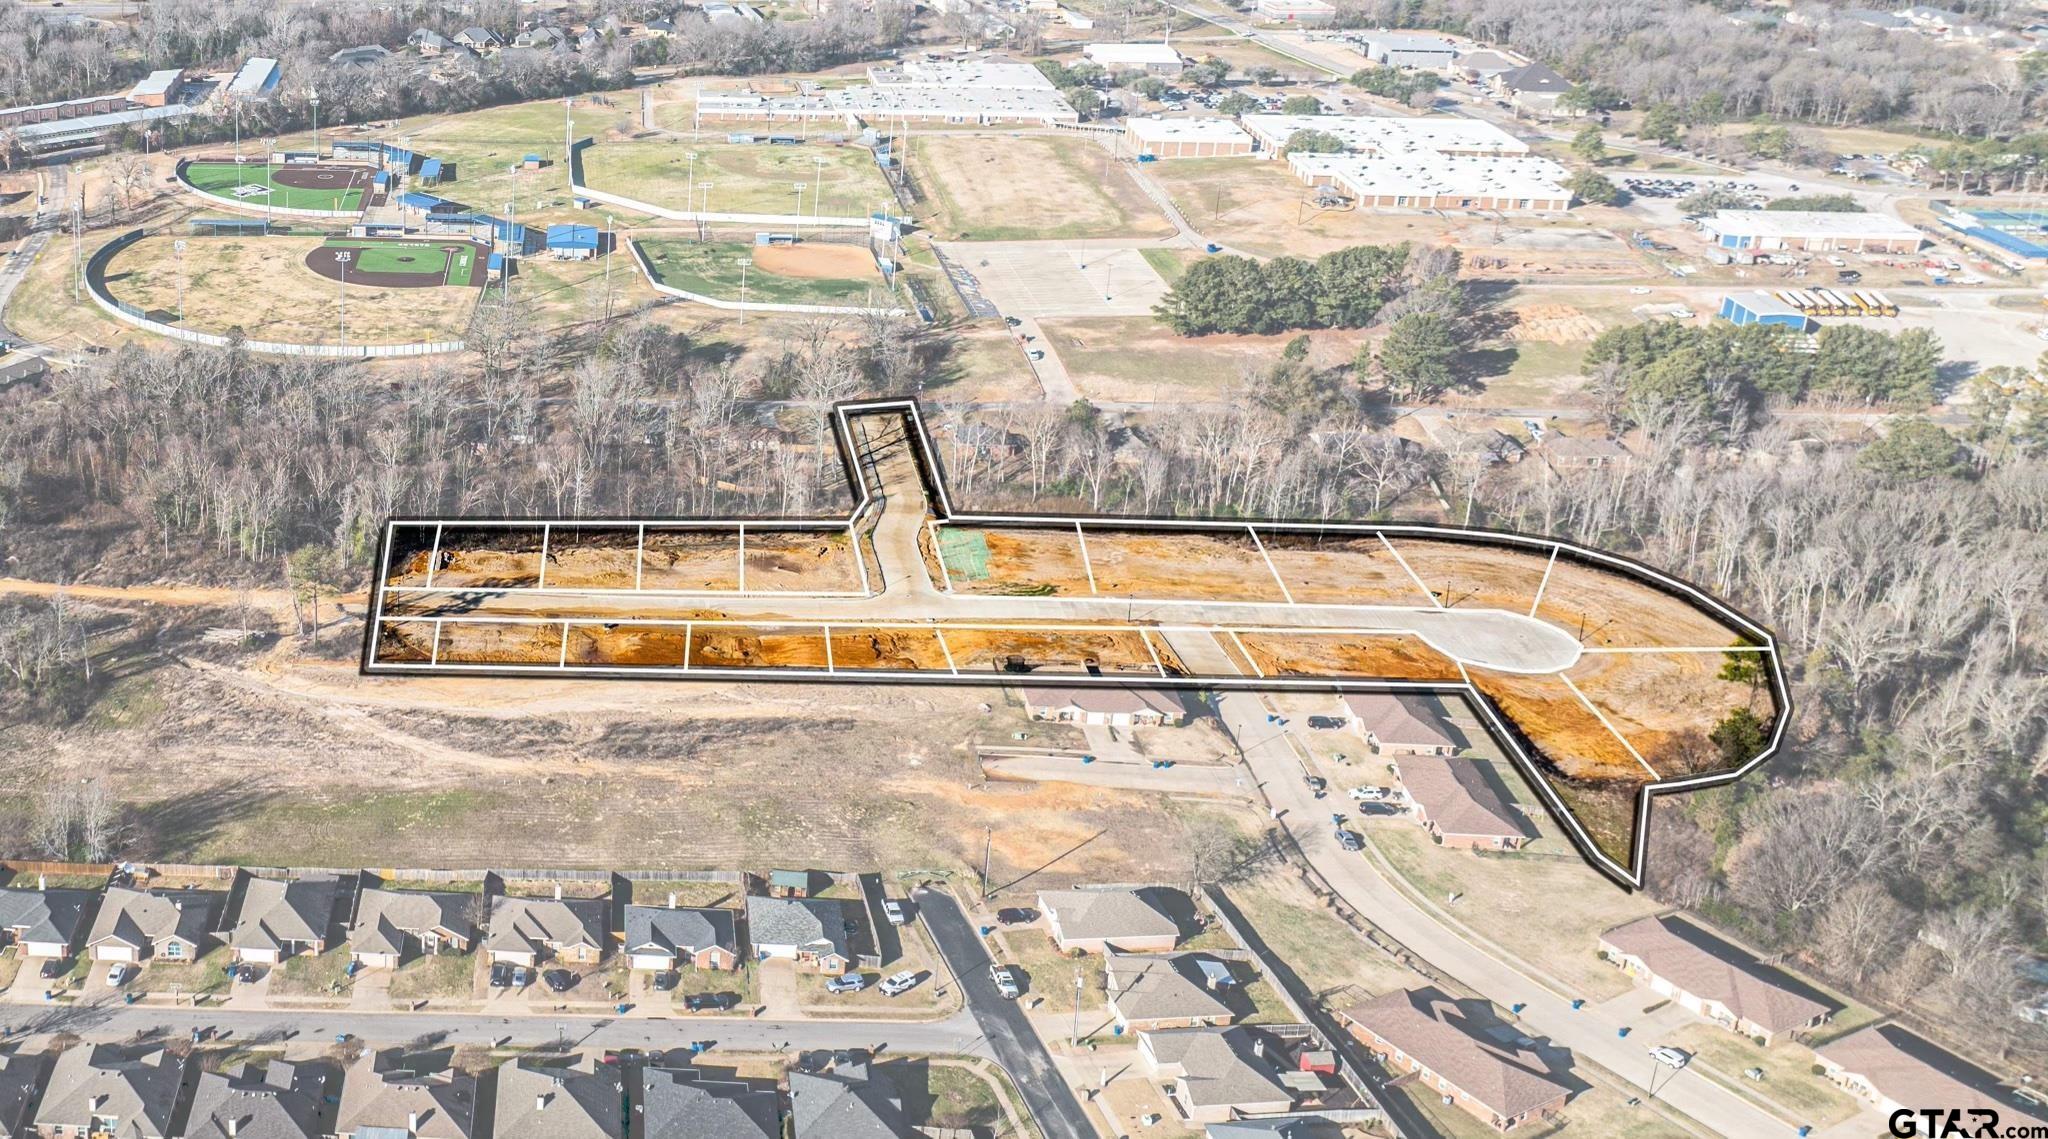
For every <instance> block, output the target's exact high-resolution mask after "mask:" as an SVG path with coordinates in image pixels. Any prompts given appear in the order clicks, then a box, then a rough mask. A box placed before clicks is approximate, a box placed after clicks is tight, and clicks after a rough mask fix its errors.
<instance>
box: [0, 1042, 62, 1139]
mask: <svg viewBox="0 0 2048 1139" xmlns="http://www.w3.org/2000/svg"><path fill="white" fill-rule="evenodd" d="M49 1059H50V1058H49V1056H47V1055H45V1054H44V1053H41V1052H0V1139H25V1136H26V1135H27V1134H28V1122H29V1118H28V1109H29V1105H30V1104H32V1103H34V1102H35V1099H36V1091H37V1090H38V1089H39V1088H41V1087H42V1085H43V1070H44V1069H45V1068H46V1067H48V1066H49Z"/></svg>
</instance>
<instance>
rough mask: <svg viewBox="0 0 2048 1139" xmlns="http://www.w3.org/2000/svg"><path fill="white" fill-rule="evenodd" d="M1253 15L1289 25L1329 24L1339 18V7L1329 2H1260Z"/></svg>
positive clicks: (1299, 0)
mask: <svg viewBox="0 0 2048 1139" xmlns="http://www.w3.org/2000/svg"><path fill="white" fill-rule="evenodd" d="M1252 14H1253V15H1255V16H1257V17H1258V18H1260V19H1262V20H1278V21H1280V22H1282V23H1288V24H1327V23H1329V22H1330V21H1331V20H1334V19H1336V18H1337V6H1336V5H1334V4H1331V3H1329V2H1328V0H1258V3H1257V4H1254V5H1253V6H1252Z"/></svg>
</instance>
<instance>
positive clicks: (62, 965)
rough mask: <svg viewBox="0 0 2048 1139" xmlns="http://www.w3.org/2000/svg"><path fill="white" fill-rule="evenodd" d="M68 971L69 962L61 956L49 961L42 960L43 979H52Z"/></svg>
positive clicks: (69, 968) (69, 969)
mask: <svg viewBox="0 0 2048 1139" xmlns="http://www.w3.org/2000/svg"><path fill="white" fill-rule="evenodd" d="M70 971H71V962H69V961H66V960H63V959H62V958H52V959H51V960H49V961H45V962H43V980H45V981H54V980H56V979H57V978H59V977H62V976H63V975H64V974H66V973H69V972H70Z"/></svg>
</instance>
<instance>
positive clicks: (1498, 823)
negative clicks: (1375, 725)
mask: <svg viewBox="0 0 2048 1139" xmlns="http://www.w3.org/2000/svg"><path fill="white" fill-rule="evenodd" d="M1393 767H1394V774H1395V776H1396V777H1397V778H1399V779H1400V780H1401V788H1402V790H1403V791H1404V792H1405V793H1406V794H1407V796H1408V811H1409V814H1411V815H1413V816H1414V818H1415V821H1416V822H1418V823H1420V824H1422V829H1423V830H1426V831H1428V832H1429V836H1430V837H1431V838H1433V839H1435V840H1436V843H1437V845H1438V846H1449V847H1457V848H1460V849H1464V850H1520V849H1521V848H1522V845H1523V844H1524V843H1526V842H1528V841H1529V840H1530V839H1532V838H1534V837H1536V835H1535V832H1534V831H1533V830H1532V829H1531V828H1530V826H1529V824H1528V823H1527V822H1525V821H1523V819H1522V817H1521V815H1520V814H1519V813H1518V812H1517V811H1516V810H1515V808H1514V807H1513V806H1512V805H1511V804H1510V803H1509V802H1508V798H1507V794H1506V792H1505V790H1504V788H1503V787H1502V786H1501V785H1500V776H1499V774H1498V773H1496V772H1495V771H1494V769H1493V765H1492V764H1490V763H1488V762H1487V761H1485V760H1483V759H1471V758H1461V757H1458V756H1442V755H1410V756H1403V757H1402V758H1401V759H1400V760H1399V761H1398V762H1397V763H1395V764H1394V765H1393Z"/></svg>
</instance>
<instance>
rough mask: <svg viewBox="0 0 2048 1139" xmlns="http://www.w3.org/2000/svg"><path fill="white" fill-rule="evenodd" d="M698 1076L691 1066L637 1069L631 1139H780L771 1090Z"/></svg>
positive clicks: (778, 1112)
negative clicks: (638, 1089)
mask: <svg viewBox="0 0 2048 1139" xmlns="http://www.w3.org/2000/svg"><path fill="white" fill-rule="evenodd" d="M699 1076H700V1074H699V1073H698V1071H697V1070H696V1069H695V1068H652V1067H649V1068H642V1069H640V1096H639V1104H638V1106H639V1107H640V1110H639V1111H636V1112H634V1114H633V1139H781V1136H782V1109H781V1104H780V1102H779V1100H778V1097H777V1096H776V1094H775V1093H774V1092H772V1091H757V1090H755V1089H754V1088H752V1087H749V1086H748V1085H746V1084H743V1083H739V1082H737V1081H728V1080H705V1079H701V1078H699Z"/></svg>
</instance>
